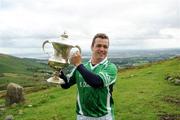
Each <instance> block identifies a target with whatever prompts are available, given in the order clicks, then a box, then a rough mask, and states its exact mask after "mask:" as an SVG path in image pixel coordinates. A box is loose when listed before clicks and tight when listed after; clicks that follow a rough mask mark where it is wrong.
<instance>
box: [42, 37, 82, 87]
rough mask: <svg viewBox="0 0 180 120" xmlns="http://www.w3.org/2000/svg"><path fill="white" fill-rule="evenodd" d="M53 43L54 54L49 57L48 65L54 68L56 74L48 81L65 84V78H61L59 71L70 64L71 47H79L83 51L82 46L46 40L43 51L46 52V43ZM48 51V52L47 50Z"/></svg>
mask: <svg viewBox="0 0 180 120" xmlns="http://www.w3.org/2000/svg"><path fill="white" fill-rule="evenodd" d="M47 43H48V44H51V45H52V46H53V49H54V51H53V53H54V54H53V55H52V56H51V57H50V58H49V59H48V65H49V66H50V67H51V68H53V70H54V74H53V76H52V77H50V78H49V79H47V82H51V83H58V84H64V80H63V79H61V78H60V77H59V75H58V74H57V73H60V71H61V70H62V69H63V68H65V67H67V66H69V64H70V62H69V59H70V57H71V56H70V55H71V52H72V51H71V49H72V48H78V49H77V50H79V51H80V52H81V48H80V47H79V46H77V45H75V46H73V45H70V44H66V43H61V42H59V41H58V42H51V41H48V40H47V41H44V43H43V45H42V48H43V51H44V52H45V45H46V44H47ZM45 53H47V52H45Z"/></svg>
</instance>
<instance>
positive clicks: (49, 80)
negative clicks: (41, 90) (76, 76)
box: [47, 76, 65, 84]
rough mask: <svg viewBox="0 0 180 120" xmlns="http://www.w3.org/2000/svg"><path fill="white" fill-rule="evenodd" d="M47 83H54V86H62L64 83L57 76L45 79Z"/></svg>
mask: <svg viewBox="0 0 180 120" xmlns="http://www.w3.org/2000/svg"><path fill="white" fill-rule="evenodd" d="M47 82H50V83H56V84H64V83H65V82H64V80H63V79H61V78H60V77H58V76H53V77H50V78H49V79H47Z"/></svg>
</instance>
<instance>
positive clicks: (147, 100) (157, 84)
mask: <svg viewBox="0 0 180 120" xmlns="http://www.w3.org/2000/svg"><path fill="white" fill-rule="evenodd" d="M174 72H176V73H178V74H179V72H180V59H179V58H176V59H171V60H167V61H162V62H158V63H154V64H151V65H144V66H143V67H139V68H134V69H128V70H122V71H120V72H119V73H118V78H117V82H116V84H115V87H114V92H113V98H114V101H115V117H116V120H158V119H160V115H179V116H180V104H179V102H180V94H179V93H180V86H177V85H174V84H172V83H169V82H168V81H167V80H164V78H165V76H166V74H173V73H174ZM25 98H26V103H25V104H21V105H16V106H12V107H8V108H6V110H4V111H0V119H4V118H5V116H7V115H9V114H12V115H13V116H14V118H15V120H74V119H75V117H76V114H75V101H76V86H73V87H72V88H70V89H68V90H63V89H61V88H60V87H53V88H50V89H46V90H43V91H38V92H34V93H31V94H27V95H26V96H25ZM175 101H176V102H177V103H176V102H175ZM3 103H4V99H1V100H0V104H3ZM31 105H32V107H31Z"/></svg>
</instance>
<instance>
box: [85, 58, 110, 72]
mask: <svg viewBox="0 0 180 120" xmlns="http://www.w3.org/2000/svg"><path fill="white" fill-rule="evenodd" d="M91 60H92V58H91V59H90V60H89V61H88V62H89V64H90V67H91V69H92V70H93V69H95V68H96V67H97V66H99V65H100V64H106V63H107V62H108V59H107V57H106V58H104V60H102V61H101V62H100V63H98V64H96V65H95V66H93V65H92V63H91Z"/></svg>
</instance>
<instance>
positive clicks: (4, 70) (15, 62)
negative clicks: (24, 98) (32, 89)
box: [0, 54, 50, 90]
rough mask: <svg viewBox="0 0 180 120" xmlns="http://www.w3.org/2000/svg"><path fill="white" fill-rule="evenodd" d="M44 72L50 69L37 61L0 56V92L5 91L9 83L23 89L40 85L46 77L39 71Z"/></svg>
mask: <svg viewBox="0 0 180 120" xmlns="http://www.w3.org/2000/svg"><path fill="white" fill-rule="evenodd" d="M45 70H46V71H48V70H50V69H49V67H48V66H47V65H46V64H42V63H39V62H37V60H34V59H24V58H17V57H14V56H10V55H5V54H0V90H3V89H5V88H6V86H7V84H8V83H10V82H15V83H17V84H20V85H22V86H24V87H25V86H34V85H35V86H36V85H39V84H42V82H43V81H44V82H45V77H47V75H46V74H45V73H43V72H41V71H45Z"/></svg>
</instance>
